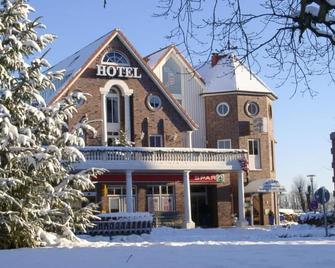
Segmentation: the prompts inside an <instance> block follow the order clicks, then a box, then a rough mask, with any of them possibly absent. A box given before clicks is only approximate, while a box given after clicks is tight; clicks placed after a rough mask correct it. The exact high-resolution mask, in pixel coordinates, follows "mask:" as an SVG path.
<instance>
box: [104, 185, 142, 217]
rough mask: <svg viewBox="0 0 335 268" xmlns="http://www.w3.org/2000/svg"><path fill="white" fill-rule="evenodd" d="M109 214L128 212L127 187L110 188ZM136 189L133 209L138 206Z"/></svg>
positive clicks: (110, 186) (111, 186)
mask: <svg viewBox="0 0 335 268" xmlns="http://www.w3.org/2000/svg"><path fill="white" fill-rule="evenodd" d="M108 199H109V212H126V211H127V195H126V187H125V186H114V185H109V186H108ZM135 205H136V188H135V187H133V207H134V208H135V207H136V206H135Z"/></svg>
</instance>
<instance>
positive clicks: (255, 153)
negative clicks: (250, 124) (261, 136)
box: [248, 139, 261, 169]
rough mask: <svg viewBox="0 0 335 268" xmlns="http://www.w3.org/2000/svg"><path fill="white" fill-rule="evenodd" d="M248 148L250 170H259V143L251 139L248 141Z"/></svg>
mask: <svg viewBox="0 0 335 268" xmlns="http://www.w3.org/2000/svg"><path fill="white" fill-rule="evenodd" d="M248 147H249V148H248V151H249V167H250V169H261V157H260V141H259V140H258V139H251V140H249V141H248Z"/></svg>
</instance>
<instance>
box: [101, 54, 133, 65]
mask: <svg viewBox="0 0 335 268" xmlns="http://www.w3.org/2000/svg"><path fill="white" fill-rule="evenodd" d="M102 63H107V64H116V65H124V66H129V60H128V58H127V57H126V56H125V55H123V54H122V53H121V52H119V51H111V52H108V53H107V54H105V56H104V57H103V58H102Z"/></svg>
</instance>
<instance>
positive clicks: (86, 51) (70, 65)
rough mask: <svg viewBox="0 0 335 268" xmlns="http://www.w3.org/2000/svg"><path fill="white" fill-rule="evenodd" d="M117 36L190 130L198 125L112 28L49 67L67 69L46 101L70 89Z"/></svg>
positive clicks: (126, 40) (135, 51) (124, 39)
mask: <svg viewBox="0 0 335 268" xmlns="http://www.w3.org/2000/svg"><path fill="white" fill-rule="evenodd" d="M116 37H118V38H119V40H120V41H121V42H122V43H123V44H124V45H125V47H126V48H127V49H128V50H129V51H130V53H132V55H133V56H134V58H135V59H136V60H137V62H138V63H139V65H141V67H142V68H143V70H144V71H145V72H146V73H147V74H148V75H149V76H150V77H151V79H152V80H153V82H154V83H155V84H156V85H157V87H158V88H159V89H160V90H161V91H162V93H163V94H164V95H165V96H166V98H167V99H168V101H169V102H170V103H171V104H172V105H173V106H174V108H175V109H176V111H177V112H178V113H179V114H180V115H181V117H182V118H183V119H184V120H185V122H186V123H187V124H188V126H189V127H190V128H191V129H192V130H196V129H197V128H198V125H197V124H196V123H195V122H194V121H193V120H192V118H191V117H190V116H189V115H188V114H187V113H186V111H185V110H184V109H183V108H182V106H181V105H180V104H179V102H178V101H177V100H176V99H175V98H174V97H173V95H172V94H171V93H170V92H169V90H168V89H167V88H166V87H165V86H164V85H163V84H162V82H161V81H160V80H159V78H158V77H157V76H156V75H155V74H154V72H153V71H152V69H151V68H150V67H149V65H148V64H147V63H146V62H145V61H144V60H143V58H142V57H141V56H140V54H139V53H138V52H137V50H136V49H135V48H134V47H133V45H132V44H131V43H130V42H129V41H128V39H127V38H126V37H125V35H124V34H123V33H122V32H121V31H120V30H119V29H114V30H113V31H111V32H109V33H107V34H105V35H104V36H102V37H100V38H99V39H97V40H96V41H94V42H92V43H90V44H89V45H87V46H86V47H84V48H82V49H81V50H79V51H77V52H76V53H74V54H73V55H71V56H70V57H67V58H66V59H65V60H63V61H61V62H59V63H58V64H56V65H54V66H53V67H51V68H50V69H49V70H50V71H58V70H62V69H67V71H66V73H65V76H64V78H63V80H62V81H61V82H60V83H59V85H57V83H56V91H54V92H53V93H52V94H50V96H49V97H48V95H47V94H46V96H45V97H46V101H47V103H53V102H55V101H57V100H59V99H60V98H61V97H62V96H63V95H64V94H66V92H67V91H68V90H69V89H70V87H71V86H72V85H73V83H74V82H75V81H76V80H77V79H78V78H79V77H80V75H81V74H82V73H83V72H84V71H85V70H86V68H87V67H88V66H89V65H90V64H91V63H92V62H93V61H94V60H95V59H96V57H97V56H98V55H99V54H100V53H101V52H102V51H103V50H104V49H105V48H106V47H107V46H108V44H109V43H110V42H111V41H112V40H113V39H114V38H116Z"/></svg>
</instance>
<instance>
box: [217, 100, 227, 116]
mask: <svg viewBox="0 0 335 268" xmlns="http://www.w3.org/2000/svg"><path fill="white" fill-rule="evenodd" d="M216 113H217V114H218V115H219V116H226V115H227V114H228V113H229V105H228V103H226V102H221V103H219V104H218V105H217V106H216Z"/></svg>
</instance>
